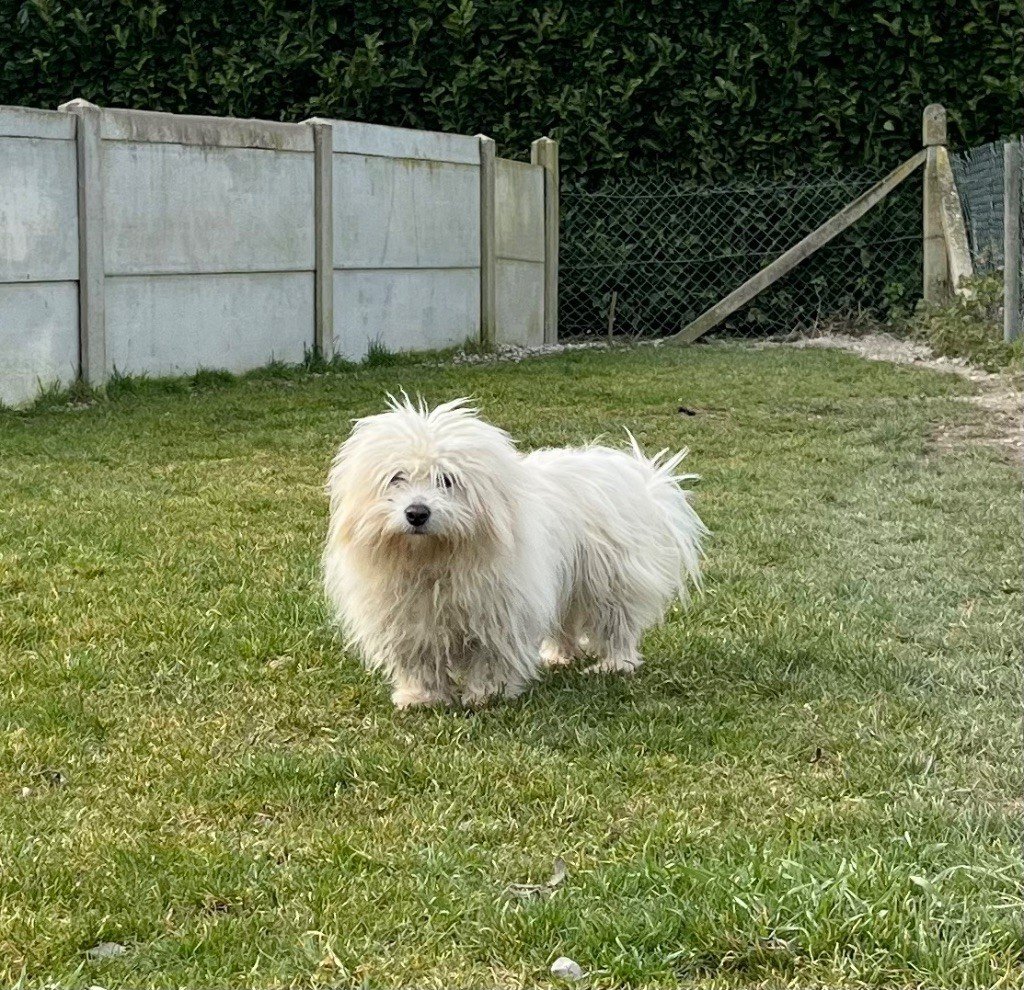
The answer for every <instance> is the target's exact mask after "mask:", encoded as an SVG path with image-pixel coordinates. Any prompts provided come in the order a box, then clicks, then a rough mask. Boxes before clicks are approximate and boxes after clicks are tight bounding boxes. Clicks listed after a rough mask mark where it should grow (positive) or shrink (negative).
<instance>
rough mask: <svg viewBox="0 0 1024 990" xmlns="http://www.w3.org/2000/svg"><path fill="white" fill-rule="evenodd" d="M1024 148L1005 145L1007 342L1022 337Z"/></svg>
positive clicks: (1018, 142)
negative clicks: (1022, 173) (1021, 233)
mask: <svg viewBox="0 0 1024 990" xmlns="http://www.w3.org/2000/svg"><path fill="white" fill-rule="evenodd" d="M1022 148H1024V143H1022V142H1021V139H1020V138H1017V139H1016V140H1014V141H1007V142H1006V144H1004V145H1003V339H1004V340H1006V341H1007V342H1009V341H1011V340H1016V339H1017V338H1018V337H1019V336H1020V335H1021V312H1020V306H1021V291H1020V290H1021V286H1020V281H1021V272H1020V270H1021V262H1022V257H1021V242H1020V225H1021V213H1022V212H1024V199H1022V195H1024V190H1022V189H1021V185H1022V183H1021V172H1022V170H1024V154H1022Z"/></svg>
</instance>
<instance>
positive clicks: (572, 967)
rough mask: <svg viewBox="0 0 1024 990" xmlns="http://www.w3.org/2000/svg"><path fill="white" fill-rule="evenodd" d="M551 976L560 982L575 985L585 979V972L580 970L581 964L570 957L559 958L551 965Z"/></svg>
mask: <svg viewBox="0 0 1024 990" xmlns="http://www.w3.org/2000/svg"><path fill="white" fill-rule="evenodd" d="M551 975H552V976H554V977H556V978H557V979H559V980H567V981H569V982H572V983H575V982H576V981H578V980H582V979H583V970H582V969H581V968H580V964H579V963H577V962H575V961H573V960H572V959H570V958H569V957H568V956H559V957H558V958H557V959H556V960H555V961H554V962H553V963H552V964H551Z"/></svg>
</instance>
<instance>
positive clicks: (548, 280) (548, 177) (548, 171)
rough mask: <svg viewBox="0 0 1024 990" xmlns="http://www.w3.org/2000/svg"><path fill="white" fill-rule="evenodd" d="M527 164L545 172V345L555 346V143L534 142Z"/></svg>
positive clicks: (556, 190) (556, 267)
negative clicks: (541, 168)
mask: <svg viewBox="0 0 1024 990" xmlns="http://www.w3.org/2000/svg"><path fill="white" fill-rule="evenodd" d="M530 161H531V162H533V164H534V165H540V166H542V167H543V169H544V343H545V344H557V343H558V222H559V215H558V210H559V208H558V184H559V175H558V142H557V141H555V140H553V139H552V138H549V137H541V138H537V140H536V141H534V142H533V144H531V145H530Z"/></svg>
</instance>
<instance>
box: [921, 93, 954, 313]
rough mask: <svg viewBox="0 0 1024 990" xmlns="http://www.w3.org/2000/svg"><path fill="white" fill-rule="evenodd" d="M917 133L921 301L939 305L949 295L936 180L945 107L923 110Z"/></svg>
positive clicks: (943, 140) (944, 136)
mask: <svg viewBox="0 0 1024 990" xmlns="http://www.w3.org/2000/svg"><path fill="white" fill-rule="evenodd" d="M921 131H922V139H923V144H924V147H925V150H926V152H927V158H926V159H925V163H924V199H923V204H924V209H923V227H922V247H923V254H924V268H923V272H922V275H923V283H924V284H923V296H924V301H925V302H927V303H931V304H933V305H940V304H941V303H943V302H945V301H946V300H947V299H948V298H949V295H950V284H949V261H948V258H947V254H946V239H945V237H944V236H943V231H942V189H941V185H940V181H939V149H940V148H945V147H946V108H945V107H943V106H942V105H941V104H939V103H932V104H929V105H928V106H927V107H925V108H924V118H923V120H922V127H921Z"/></svg>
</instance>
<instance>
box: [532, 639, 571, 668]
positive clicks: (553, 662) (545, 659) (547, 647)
mask: <svg viewBox="0 0 1024 990" xmlns="http://www.w3.org/2000/svg"><path fill="white" fill-rule="evenodd" d="M575 659H576V658H575V657H574V656H573V655H572V653H571V652H570V651H569V650H566V649H565V648H564V647H562V646H559V645H558V644H557V643H550V642H545V643H544V645H543V646H542V647H541V648H540V662H541V663H542V664H544V666H545V667H568V666H569V665H570V664H571V663H572V662H573V661H574V660H575Z"/></svg>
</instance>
